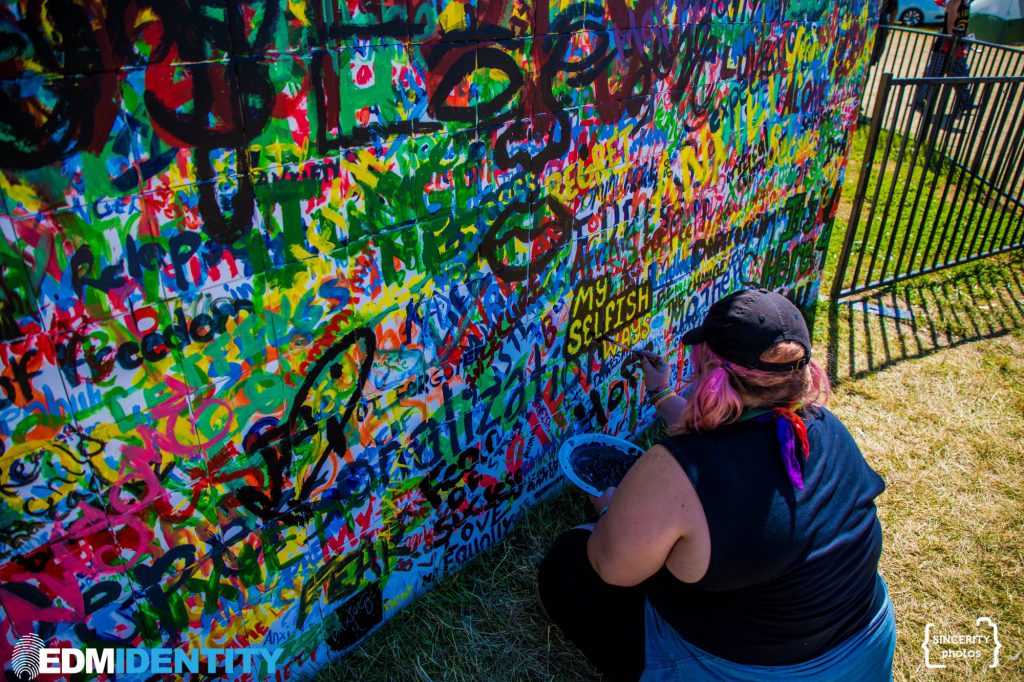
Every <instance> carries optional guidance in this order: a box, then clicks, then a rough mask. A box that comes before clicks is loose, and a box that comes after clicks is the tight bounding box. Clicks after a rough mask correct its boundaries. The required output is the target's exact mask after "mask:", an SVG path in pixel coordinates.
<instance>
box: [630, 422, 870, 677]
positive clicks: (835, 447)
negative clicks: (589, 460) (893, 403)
mask: <svg viewBox="0 0 1024 682" xmlns="http://www.w3.org/2000/svg"><path fill="white" fill-rule="evenodd" d="M798 414H799V415H800V416H801V417H802V418H803V420H804V423H805V424H806V426H807V437H808V444H809V447H810V453H809V456H808V458H807V461H806V463H804V464H803V474H804V489H803V490H798V489H797V488H796V487H795V486H794V485H793V484H792V483H791V482H790V480H789V478H788V477H787V475H786V470H785V468H784V466H783V463H782V459H781V456H780V453H779V445H778V440H777V436H776V430H775V424H774V422H773V421H770V422H767V423H760V422H752V421H744V422H737V423H733V424H729V425H726V426H724V427H721V428H719V429H716V430H715V431H712V432H709V433H693V434H685V435H682V436H674V437H671V438H668V439H666V440H663V441H662V442H661V444H662V445H664V446H665V447H666V448H668V450H669V452H671V453H672V455H673V456H674V457H675V459H676V461H677V462H679V465H680V466H681V467H682V468H683V470H684V471H685V472H686V474H687V476H689V477H690V480H691V481H692V482H693V485H694V488H695V489H696V491H697V495H698V496H699V498H700V501H701V504H702V505H703V506H704V514H705V516H706V517H707V521H708V529H709V531H710V535H711V563H710V565H709V566H708V571H707V574H706V575H705V576H704V577H703V578H702V579H701V580H699V581H698V582H696V583H692V584H688V583H684V582H682V581H680V580H678V579H677V578H675V576H673V575H672V574H671V573H669V571H668V569H667V568H664V567H663V568H662V570H661V571H660V572H659V573H657V574H656V575H655V576H654V577H653V578H652V579H651V580H650V582H649V595H650V599H651V603H652V604H653V605H654V607H655V608H656V609H657V610H658V613H659V614H660V615H661V616H662V617H663V618H664V619H665V620H666V621H668V622H669V623H670V624H671V625H672V626H673V627H674V628H675V629H676V630H677V631H678V632H679V634H680V635H682V636H683V637H684V638H685V639H687V640H688V641H690V642H691V643H693V644H695V645H696V646H698V647H700V648H702V649H704V650H705V651H708V652H710V653H712V654H715V655H716V656H719V657H721V658H725V659H728V660H731V661H736V662H738V663H747V664H755V665H789V664H793V663H800V662H803V661H806V660H809V659H811V658H815V657H816V656H819V655H821V654H823V653H825V652H826V651H828V650H829V649H831V648H832V647H834V646H836V645H838V644H840V643H841V642H842V641H843V640H845V639H846V638H848V637H850V636H851V635H853V634H855V633H856V632H857V631H859V630H861V629H862V628H864V627H865V626H867V624H868V623H869V622H870V621H871V618H872V617H873V616H874V614H875V613H876V612H877V611H878V609H879V608H881V606H882V603H883V601H884V594H883V593H882V592H881V591H880V590H877V589H876V587H877V570H878V559H879V556H880V555H881V552H882V529H881V525H880V524H879V522H878V518H877V516H876V514H875V504H874V499H875V497H877V496H878V495H879V494H880V493H881V492H882V491H883V490H884V489H885V482H884V481H883V480H882V478H881V477H880V476H879V475H878V474H877V473H875V472H874V471H873V470H872V469H871V467H870V466H868V464H867V462H865V461H864V457H863V455H862V454H861V452H860V449H859V448H858V447H857V444H856V443H855V442H854V440H853V437H852V436H851V435H850V433H849V431H847V430H846V427H845V426H843V424H842V423H841V422H840V421H839V420H838V419H837V418H836V417H835V415H833V414H832V413H831V412H829V411H828V410H827V409H825V408H821V407H815V408H809V409H804V410H801V411H799V412H798Z"/></svg>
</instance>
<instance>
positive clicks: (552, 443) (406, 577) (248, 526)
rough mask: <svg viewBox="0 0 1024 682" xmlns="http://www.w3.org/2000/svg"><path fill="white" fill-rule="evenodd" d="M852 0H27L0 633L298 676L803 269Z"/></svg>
mask: <svg viewBox="0 0 1024 682" xmlns="http://www.w3.org/2000/svg"><path fill="white" fill-rule="evenodd" d="M876 13H877V8H876V7H875V6H874V4H871V5H870V6H869V4H867V2H866V1H865V0H845V1H833V0H789V1H788V2H780V0H763V1H759V0H706V1H702V0H579V1H574V0H564V1H559V0H554V1H553V0H467V1H465V2H461V1H460V0H348V1H346V2H340V1H337V0H331V1H327V0H324V1H321V0H309V1H308V2H292V1H289V2H280V1H275V0H265V1H263V2H261V1H258V0H253V1H247V0H194V1H189V2H185V1H183V0H109V1H106V2H100V1H99V0H18V1H12V0H5V4H3V5H2V6H0V44H2V45H3V49H2V50H0V188H2V205H0V213H2V218H0V227H2V235H3V240H2V243H0V269H2V274H3V284H2V288H0V608H2V615H3V621H2V622H3V624H2V628H3V630H2V637H0V659H2V660H4V661H6V660H8V658H9V652H10V647H11V646H12V644H13V643H14V642H15V641H17V638H18V637H19V636H22V635H25V634H26V633H34V634H36V635H38V636H39V637H41V638H42V639H43V640H44V641H46V642H49V643H51V644H53V645H55V646H61V645H64V646H81V647H85V646H103V647H154V646H164V647H187V648H196V647H207V648H242V647H254V646H263V647H280V648H282V649H283V650H284V656H283V658H282V659H281V665H280V667H279V668H278V669H277V671H276V672H274V673H273V674H271V673H270V672H269V670H267V669H265V668H264V669H261V670H260V671H259V672H250V673H246V674H240V673H237V671H235V672H231V671H228V670H226V669H225V670H223V674H224V676H225V677H228V678H235V677H237V678H239V679H292V678H296V677H297V676H298V675H299V674H300V673H304V672H308V671H312V670H315V669H317V668H318V667H320V666H322V665H323V664H324V662H325V661H326V660H328V659H329V658H331V657H332V656H338V655H341V654H343V652H344V651H345V650H346V649H347V648H349V647H350V646H351V645H353V644H354V643H355V642H357V641H358V640H360V639H361V638H362V637H364V636H365V635H366V634H367V633H368V632H369V631H370V630H372V629H373V628H375V627H376V626H377V625H379V624H380V623H381V622H382V621H383V620H386V619H387V618H388V617H389V616H390V615H392V614H393V613H395V611H396V610H398V609H399V608H401V607H402V606H403V605H404V604H406V603H408V602H409V600H411V599H412V598H413V597H414V596H415V595H416V594H417V593H419V592H421V591H422V590H424V589H427V588H428V587H429V585H430V584H431V583H432V582H434V581H436V580H437V579H438V578H439V577H441V576H442V575H444V574H446V573H448V572H450V571H453V570H455V569H456V568H458V567H459V566H460V565H462V564H464V563H465V562H466V561H467V560H469V559H470V558H471V557H473V556H474V555H476V554H477V553H479V552H481V551H482V550H485V549H487V548H488V547H490V546H491V545H493V544H494V543H496V542H498V541H499V540H500V539H501V537H502V536H503V534H504V533H505V532H506V531H507V530H508V528H509V527H510V525H511V524H512V523H513V522H514V520H515V519H516V517H517V515H518V514H519V513H520V512H521V511H522V510H523V509H524V508H525V507H527V506H529V505H530V504H532V503H534V502H536V501H537V500H539V499H541V498H543V497H545V496H547V495H549V494H551V493H552V492H554V491H556V490H557V489H558V488H559V487H560V486H561V484H562V478H561V476H560V475H559V472H558V469H557V465H556V461H555V457H554V454H555V450H556V448H557V446H558V445H559V444H560V443H561V442H562V441H563V439H565V438H566V437H567V436H569V435H572V434H577V433H582V432H592V431H602V432H605V433H609V434H618V435H622V436H627V437H628V436H631V435H633V434H636V433H637V432H638V431H639V430H641V429H643V428H644V427H646V426H647V425H649V424H650V423H652V421H653V419H654V417H655V415H654V413H653V411H652V410H651V409H650V408H649V407H648V406H646V405H645V402H644V391H643V386H642V382H641V375H640V369H639V367H638V366H637V364H636V362H635V360H634V359H633V358H631V357H630V356H629V355H628V354H626V353H623V352H622V351H620V350H618V349H617V348H616V347H615V346H612V345H610V344H607V343H602V342H601V341H600V339H601V337H603V336H605V335H609V334H610V335H612V336H613V338H615V339H617V340H618V341H619V342H621V343H623V344H626V345H628V346H638V347H644V348H648V349H651V350H654V351H657V352H668V353H669V357H670V359H671V362H672V365H673V368H674V369H673V371H674V377H675V379H676V381H677V382H679V381H681V380H682V379H683V378H684V377H685V374H686V359H685V357H684V354H683V353H680V352H678V348H677V343H676V340H677V339H678V338H679V336H680V335H681V334H682V333H683V332H684V331H686V330H687V329H689V328H691V327H692V326H694V325H695V324H696V323H697V322H698V321H699V319H700V317H701V315H702V314H703V312H704V311H705V310H706V309H707V307H708V305H709V304H710V303H711V302H712V301H714V300H715V299H717V298H719V297H720V296H722V295H724V294H725V293H727V292H729V291H731V290H734V289H736V288H739V287H741V286H748V285H759V286H765V287H770V288H773V289H778V290H782V291H785V292H787V293H788V294H790V295H791V296H792V297H793V298H794V300H797V301H798V302H800V303H801V304H802V305H805V306H807V305H809V303H810V302H812V301H814V300H815V299H816V298H817V292H818V288H819V275H820V269H821V266H822V262H823V258H824V253H825V245H826V244H827V242H828V238H829V232H830V229H831V225H832V219H833V216H834V214H835V211H836V207H837V197H838V187H839V185H840V183H841V180H842V177H843V172H844V165H845V157H846V153H847V150H848V147H849V141H850V131H851V129H852V127H853V125H854V122H855V120H856V113H857V106H858V100H859V88H860V77H861V74H862V73H863V70H864V67H865V60H866V56H865V54H866V53H865V49H866V47H867V46H868V45H869V43H870V40H871V38H872V30H873V28H872V22H873V21H875V19H876V18H875V15H876Z"/></svg>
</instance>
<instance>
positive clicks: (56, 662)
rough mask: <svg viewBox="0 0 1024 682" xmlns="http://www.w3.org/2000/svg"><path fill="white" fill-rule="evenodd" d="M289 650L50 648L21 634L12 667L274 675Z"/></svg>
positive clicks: (22, 672)
mask: <svg viewBox="0 0 1024 682" xmlns="http://www.w3.org/2000/svg"><path fill="white" fill-rule="evenodd" d="M283 653H284V652H283V650H282V649H280V648H277V649H263V648H248V649H247V648H237V649H202V648H194V649H191V650H189V651H185V650H184V649H166V648H164V649H160V648H158V649H138V648H134V649H95V648H86V649H74V648H70V647H46V646H43V640H41V639H39V637H37V636H36V635H34V634H30V635H24V636H22V637H19V638H18V642H17V644H15V645H14V651H13V653H12V655H11V662H10V670H11V672H13V673H14V676H15V678H16V679H18V680H25V681H26V682H27V681H29V680H34V679H36V678H37V677H38V676H39V675H49V674H62V675H73V674H75V673H86V674H90V675H95V674H108V675H113V674H121V675H123V674H130V673H146V674H161V673H175V674H181V673H186V672H190V673H199V672H207V673H215V672H225V673H239V674H244V673H257V672H261V671H260V665H261V664H266V669H265V670H263V671H262V672H265V673H267V674H271V675H272V674H274V673H275V672H276V671H277V662H278V660H279V659H280V658H281V655H282V654H283Z"/></svg>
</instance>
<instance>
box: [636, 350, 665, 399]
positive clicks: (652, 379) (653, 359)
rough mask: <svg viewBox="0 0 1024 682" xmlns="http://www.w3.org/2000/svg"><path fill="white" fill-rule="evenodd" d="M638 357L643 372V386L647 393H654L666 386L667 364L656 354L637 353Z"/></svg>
mask: <svg viewBox="0 0 1024 682" xmlns="http://www.w3.org/2000/svg"><path fill="white" fill-rule="evenodd" d="M637 354H638V355H640V367H642V368H643V370H644V386H645V387H646V388H647V390H648V391H656V390H658V389H661V388H665V387H666V386H668V381H669V372H668V363H667V362H665V359H664V358H663V357H661V356H660V355H657V354H656V353H651V352H649V351H645V350H642V351H637Z"/></svg>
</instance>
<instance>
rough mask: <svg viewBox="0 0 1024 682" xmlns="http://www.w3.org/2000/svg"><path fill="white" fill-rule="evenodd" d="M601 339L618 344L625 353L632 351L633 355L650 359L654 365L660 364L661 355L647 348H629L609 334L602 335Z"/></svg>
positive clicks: (614, 344) (658, 365)
mask: <svg viewBox="0 0 1024 682" xmlns="http://www.w3.org/2000/svg"><path fill="white" fill-rule="evenodd" d="M601 340H602V341H607V342H608V343H610V344H612V345H613V346H618V347H619V348H621V349H622V350H624V351H626V352H627V353H632V354H634V355H640V356H642V357H645V358H647V359H648V360H650V361H651V364H652V365H654V366H655V367H660V366H661V363H662V359H661V356H659V355H657V354H656V353H652V352H651V351H649V350H641V349H639V348H629V347H628V346H626V345H624V344H621V343H619V342H618V341H616V340H615V339H613V338H612V337H610V336H603V337H601Z"/></svg>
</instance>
